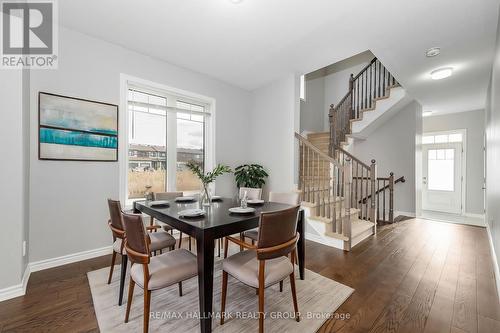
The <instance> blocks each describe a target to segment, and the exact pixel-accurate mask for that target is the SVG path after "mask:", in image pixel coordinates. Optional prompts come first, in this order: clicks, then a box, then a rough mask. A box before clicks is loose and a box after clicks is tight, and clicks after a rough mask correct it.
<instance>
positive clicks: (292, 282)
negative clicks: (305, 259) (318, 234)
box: [290, 250, 300, 322]
mask: <svg viewBox="0 0 500 333" xmlns="http://www.w3.org/2000/svg"><path fill="white" fill-rule="evenodd" d="M294 259H295V250H294V251H293V252H292V265H293V266H294V270H293V271H292V274H290V286H291V287H292V298H293V309H294V311H295V320H296V321H297V322H299V321H300V316H299V305H298V303H297V290H296V288H295V260H294Z"/></svg>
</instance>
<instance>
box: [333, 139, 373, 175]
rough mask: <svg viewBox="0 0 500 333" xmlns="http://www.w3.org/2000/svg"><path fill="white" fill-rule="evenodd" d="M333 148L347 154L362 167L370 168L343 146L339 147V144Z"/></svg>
mask: <svg viewBox="0 0 500 333" xmlns="http://www.w3.org/2000/svg"><path fill="white" fill-rule="evenodd" d="M335 149H337V150H339V151H340V152H342V153H343V154H344V155H347V156H348V157H349V158H350V159H352V160H353V161H356V162H357V163H359V164H360V165H362V166H363V167H364V168H366V169H370V166H369V165H368V164H365V163H363V161H361V160H360V159H359V158H357V157H356V156H354V155H353V154H351V153H350V152H348V151H347V150H345V149H343V148H340V147H339V146H337V147H335ZM353 178H357V177H353Z"/></svg>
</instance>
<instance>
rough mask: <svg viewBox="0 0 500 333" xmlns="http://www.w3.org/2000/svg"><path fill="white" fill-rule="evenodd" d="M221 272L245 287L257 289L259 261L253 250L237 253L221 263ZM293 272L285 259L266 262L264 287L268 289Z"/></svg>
mask: <svg viewBox="0 0 500 333" xmlns="http://www.w3.org/2000/svg"><path fill="white" fill-rule="evenodd" d="M222 270H224V271H226V272H227V273H229V274H230V275H231V276H232V277H234V278H236V279H238V280H239V281H241V282H243V283H244V284H246V285H249V286H251V287H254V288H258V287H259V261H258V260H257V253H256V252H255V251H253V250H248V251H242V252H238V253H236V254H234V255H232V256H230V257H228V258H226V259H224V260H223V261H222ZM292 272H293V266H292V263H291V262H290V259H289V258H287V257H279V258H275V259H270V260H266V267H265V269H264V286H265V287H269V286H271V285H273V284H275V283H277V282H279V281H281V280H283V279H284V278H286V277H287V276H289V275H290V274H291V273H292Z"/></svg>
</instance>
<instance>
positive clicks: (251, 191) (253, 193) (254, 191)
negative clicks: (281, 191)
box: [239, 187, 262, 200]
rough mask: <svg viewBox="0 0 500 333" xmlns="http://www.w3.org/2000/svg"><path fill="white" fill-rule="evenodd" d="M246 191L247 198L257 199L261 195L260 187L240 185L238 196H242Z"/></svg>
mask: <svg viewBox="0 0 500 333" xmlns="http://www.w3.org/2000/svg"><path fill="white" fill-rule="evenodd" d="M245 192H247V199H249V200H258V199H260V198H261V197H262V189H261V188H253V187H240V192H239V198H240V199H241V198H243V195H244V194H245Z"/></svg>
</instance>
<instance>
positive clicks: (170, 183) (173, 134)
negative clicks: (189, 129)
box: [166, 96, 177, 192]
mask: <svg viewBox="0 0 500 333" xmlns="http://www.w3.org/2000/svg"><path fill="white" fill-rule="evenodd" d="M176 103H177V99H176V98H175V97H172V96H168V98H167V106H169V107H172V106H173V107H175V106H176ZM166 121H167V126H166V128H167V133H166V135H167V173H166V177H167V179H166V181H167V191H169V192H173V191H176V190H177V115H176V113H175V112H167V117H166Z"/></svg>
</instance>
